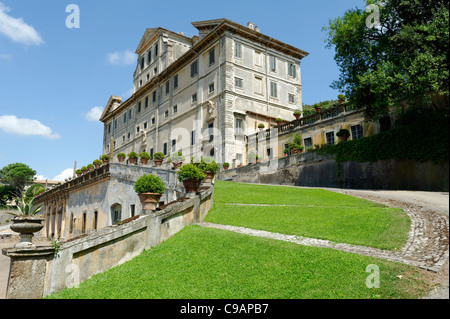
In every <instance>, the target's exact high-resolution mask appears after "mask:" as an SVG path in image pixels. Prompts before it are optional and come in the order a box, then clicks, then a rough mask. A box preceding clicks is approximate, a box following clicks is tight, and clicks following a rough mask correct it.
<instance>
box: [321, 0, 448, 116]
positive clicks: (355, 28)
mask: <svg viewBox="0 0 450 319" xmlns="http://www.w3.org/2000/svg"><path fill="white" fill-rule="evenodd" d="M366 4H367V5H368V6H369V5H376V6H377V7H378V8H379V9H380V11H379V12H380V19H379V22H380V24H379V26H377V27H370V25H369V26H368V25H367V23H366V22H367V21H370V18H371V17H369V16H370V15H371V12H366V11H365V10H362V9H358V8H355V9H350V10H347V11H346V12H345V14H344V16H343V17H339V18H336V19H334V20H330V22H329V25H328V26H327V27H325V28H324V30H325V31H326V33H327V39H326V43H327V47H328V48H332V47H334V48H335V61H336V62H337V64H338V66H339V68H340V71H341V75H340V78H339V80H336V81H334V82H333V83H332V85H331V87H332V88H335V89H338V90H339V91H341V92H344V93H345V95H346V96H347V99H348V100H349V101H350V103H353V104H355V105H356V106H358V107H364V108H365V117H366V119H368V120H376V119H377V118H379V117H381V116H384V115H387V114H388V112H389V110H390V109H391V108H393V107H399V106H400V105H402V104H404V103H405V102H406V103H407V105H409V106H412V107H428V106H430V104H431V102H432V99H436V98H437V99H439V98H440V99H441V100H443V101H444V104H445V105H448V95H449V91H448V90H449V89H448V87H449V82H448V78H449V68H448V54H447V53H448V45H449V34H448V31H449V8H448V7H449V5H448V3H447V2H446V1H442V0H384V1H382V0H367V1H366ZM368 18H369V19H368Z"/></svg>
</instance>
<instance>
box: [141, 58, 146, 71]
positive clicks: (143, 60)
mask: <svg viewBox="0 0 450 319" xmlns="http://www.w3.org/2000/svg"><path fill="white" fill-rule="evenodd" d="M144 66H145V59H144V57H142V58H141V70H143V69H144Z"/></svg>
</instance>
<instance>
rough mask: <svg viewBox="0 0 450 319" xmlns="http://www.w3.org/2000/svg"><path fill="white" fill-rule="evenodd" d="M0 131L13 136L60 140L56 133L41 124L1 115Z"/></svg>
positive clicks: (13, 116)
mask: <svg viewBox="0 0 450 319" xmlns="http://www.w3.org/2000/svg"><path fill="white" fill-rule="evenodd" d="M0 130H2V131H3V132H5V133H7V134H13V135H21V136H26V135H39V136H42V137H44V138H47V139H50V140H53V139H57V138H60V136H59V135H58V134H57V133H54V132H53V131H52V129H51V128H49V127H48V126H45V125H44V124H42V123H41V122H39V121H37V120H31V119H25V118H17V117H16V116H15V115H1V116H0Z"/></svg>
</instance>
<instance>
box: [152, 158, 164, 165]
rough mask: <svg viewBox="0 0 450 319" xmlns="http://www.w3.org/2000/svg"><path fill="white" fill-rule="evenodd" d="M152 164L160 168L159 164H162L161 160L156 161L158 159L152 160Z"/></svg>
mask: <svg viewBox="0 0 450 319" xmlns="http://www.w3.org/2000/svg"><path fill="white" fill-rule="evenodd" d="M153 162H154V163H155V166H161V164H162V160H158V159H155V160H153Z"/></svg>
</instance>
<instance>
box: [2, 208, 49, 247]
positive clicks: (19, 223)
mask: <svg viewBox="0 0 450 319" xmlns="http://www.w3.org/2000/svg"><path fill="white" fill-rule="evenodd" d="M43 221H44V218H42V217H33V216H19V217H15V218H14V219H13V220H12V222H13V223H12V225H11V226H10V228H11V230H12V231H14V232H16V233H19V235H20V242H19V243H18V244H16V245H15V246H14V247H17V248H30V247H34V246H35V245H34V244H33V242H32V240H31V239H32V238H33V234H34V233H37V232H38V231H40V230H41V229H42V228H43V227H44V224H43Z"/></svg>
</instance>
